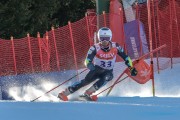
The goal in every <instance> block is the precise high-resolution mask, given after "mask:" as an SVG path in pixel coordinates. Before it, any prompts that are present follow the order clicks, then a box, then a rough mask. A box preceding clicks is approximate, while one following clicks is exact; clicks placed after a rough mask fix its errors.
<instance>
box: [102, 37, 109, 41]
mask: <svg viewBox="0 0 180 120" xmlns="http://www.w3.org/2000/svg"><path fill="white" fill-rule="evenodd" d="M100 41H110V37H100Z"/></svg>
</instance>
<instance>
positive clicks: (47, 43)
mask: <svg viewBox="0 0 180 120" xmlns="http://www.w3.org/2000/svg"><path fill="white" fill-rule="evenodd" d="M45 38H46V39H45V40H46V47H47V50H46V51H47V57H48V61H47V62H48V63H47V66H46V70H47V71H48V72H49V71H50V50H49V36H48V32H47V31H46V36H45Z"/></svg>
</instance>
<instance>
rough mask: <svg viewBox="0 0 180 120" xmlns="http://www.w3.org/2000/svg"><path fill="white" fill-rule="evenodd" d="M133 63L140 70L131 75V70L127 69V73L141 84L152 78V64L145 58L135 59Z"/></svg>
mask: <svg viewBox="0 0 180 120" xmlns="http://www.w3.org/2000/svg"><path fill="white" fill-rule="evenodd" d="M133 65H134V67H135V68H136V70H137V71H138V74H137V75H136V76H131V73H130V71H129V70H128V69H127V70H126V72H125V73H126V74H127V75H128V76H129V77H130V78H132V79H133V80H135V81H136V82H137V83H139V84H145V83H146V82H147V81H149V80H150V79H151V73H152V72H151V69H150V66H149V65H148V64H147V63H146V62H145V61H144V59H141V60H139V61H138V60H135V61H133Z"/></svg>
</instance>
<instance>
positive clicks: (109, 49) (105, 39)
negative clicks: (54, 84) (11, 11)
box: [58, 27, 137, 101]
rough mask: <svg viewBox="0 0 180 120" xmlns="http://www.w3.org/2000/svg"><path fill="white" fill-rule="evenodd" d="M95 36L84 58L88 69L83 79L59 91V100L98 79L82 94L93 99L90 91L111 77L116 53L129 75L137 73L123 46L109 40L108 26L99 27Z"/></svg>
mask: <svg viewBox="0 0 180 120" xmlns="http://www.w3.org/2000/svg"><path fill="white" fill-rule="evenodd" d="M97 37H98V40H99V43H97V44H95V45H93V46H91V47H90V49H89V51H88V53H87V57H86V59H85V66H86V67H87V68H88V69H89V70H90V71H89V72H88V74H87V75H86V76H85V78H84V79H83V80H81V81H77V82H75V83H74V84H73V85H71V86H69V87H68V88H66V89H65V91H62V92H60V93H59V94H58V98H60V99H61V100H63V101H68V97H67V96H68V95H70V94H72V93H74V92H75V91H77V90H78V89H80V88H82V87H84V86H86V85H88V84H90V83H91V82H93V81H95V80H96V79H98V81H97V82H95V83H94V84H93V85H92V86H91V87H90V88H89V89H87V90H86V91H85V92H84V94H83V95H82V96H83V97H85V98H86V99H87V100H93V98H91V95H92V93H94V92H96V91H97V90H98V89H100V88H101V87H102V86H104V85H105V84H106V83H107V82H109V81H110V80H112V79H113V67H114V64H115V61H116V55H117V54H118V55H119V56H120V57H122V58H123V60H124V61H125V64H126V65H127V66H128V68H129V70H130V73H131V75H132V76H136V75H137V70H136V69H135V68H134V67H133V65H132V61H131V59H130V57H129V56H127V55H126V54H125V52H124V50H123V48H122V47H121V46H119V45H118V43H115V42H112V41H111V39H112V31H111V30H110V29H109V28H107V27H103V28H100V29H99V31H98V33H97Z"/></svg>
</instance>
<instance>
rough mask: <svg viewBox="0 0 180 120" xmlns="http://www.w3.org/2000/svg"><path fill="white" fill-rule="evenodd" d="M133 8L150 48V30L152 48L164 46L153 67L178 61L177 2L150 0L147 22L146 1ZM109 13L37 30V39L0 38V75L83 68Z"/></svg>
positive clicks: (179, 25) (179, 10)
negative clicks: (42, 32)
mask: <svg viewBox="0 0 180 120" xmlns="http://www.w3.org/2000/svg"><path fill="white" fill-rule="evenodd" d="M135 11H136V19H137V20H138V24H140V22H142V23H143V25H144V28H145V33H146V34H145V35H146V38H147V42H148V48H149V50H150V48H151V40H150V36H151V34H149V33H152V49H154V48H157V47H158V46H161V45H163V44H166V45H167V47H166V49H163V50H161V51H159V52H157V53H156V54H154V58H155V59H156V62H155V68H156V70H161V69H165V68H167V67H169V66H171V67H173V64H175V63H178V62H180V59H178V58H179V57H180V30H179V28H180V2H179V1H178V0H163V2H162V1H161V2H158V1H151V8H150V11H151V13H150V14H151V16H150V17H151V21H148V17H149V16H148V6H147V5H146V4H140V5H136V6H135ZM110 16H111V14H106V13H104V14H102V15H100V16H96V15H95V14H89V15H87V16H86V17H84V18H83V19H81V20H79V21H77V22H74V23H70V22H69V23H68V25H66V26H64V27H59V28H57V29H54V28H52V30H51V31H48V32H46V33H45V34H44V35H43V37H42V38H41V37H40V35H39V33H38V34H37V38H34V37H30V35H29V34H28V35H27V37H25V38H22V39H13V37H11V40H3V39H0V56H1V57H0V64H1V65H0V76H5V75H17V74H25V73H36V72H50V71H64V70H70V69H76V70H78V69H80V68H83V67H84V59H85V57H86V53H87V51H88V49H89V46H90V45H92V44H93V42H94V37H95V36H94V33H95V32H96V30H97V28H98V27H102V26H107V27H110ZM97 20H98V23H99V24H98V25H97V24H96V23H97ZM124 23H126V19H125V18H124ZM150 23H151V24H150ZM149 28H151V29H149ZM138 32H139V35H140V31H138ZM113 34H115V33H113ZM117 34H118V33H117ZM122 40H123V39H122ZM127 46H128V44H126V47H127ZM141 47H142V45H141ZM141 50H142V48H141ZM127 51H128V50H127Z"/></svg>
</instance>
